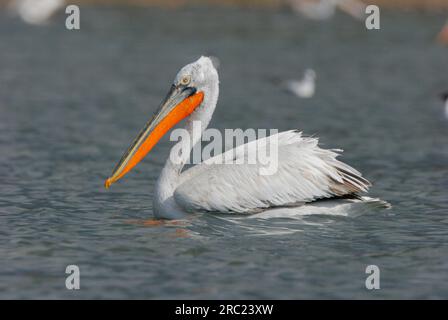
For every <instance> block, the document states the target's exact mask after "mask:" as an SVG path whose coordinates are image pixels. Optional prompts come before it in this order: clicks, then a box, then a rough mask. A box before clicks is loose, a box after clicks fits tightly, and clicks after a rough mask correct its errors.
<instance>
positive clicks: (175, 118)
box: [105, 56, 370, 219]
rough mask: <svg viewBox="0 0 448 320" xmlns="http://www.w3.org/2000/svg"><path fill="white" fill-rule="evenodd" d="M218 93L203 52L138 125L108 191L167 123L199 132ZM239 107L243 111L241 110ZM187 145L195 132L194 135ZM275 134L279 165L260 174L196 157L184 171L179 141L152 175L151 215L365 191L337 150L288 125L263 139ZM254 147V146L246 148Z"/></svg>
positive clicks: (250, 207) (257, 207) (250, 209)
mask: <svg viewBox="0 0 448 320" xmlns="http://www.w3.org/2000/svg"><path fill="white" fill-rule="evenodd" d="M218 94H219V78H218V72H217V70H216V68H215V67H214V65H213V62H212V60H211V59H210V58H208V57H204V56H202V57H200V58H199V59H198V60H197V61H195V62H193V63H191V64H188V65H186V66H184V67H183V68H182V69H181V70H180V71H179V73H178V74H177V75H176V77H175V79H174V82H173V84H172V85H171V89H170V90H169V93H168V95H167V96H166V98H165V100H164V101H163V102H162V104H161V105H160V107H159V109H158V110H157V111H156V113H155V115H154V116H153V117H152V119H151V120H150V121H149V122H148V123H147V124H146V125H145V126H144V128H143V129H142V131H141V132H140V133H139V134H138V136H137V137H136V138H135V140H134V141H133V142H132V144H131V145H130V147H129V148H128V149H127V151H126V152H125V153H124V154H123V156H122V157H121V159H120V161H119V162H118V164H117V165H116V166H115V168H114V170H113V171H112V174H111V176H110V177H109V178H108V179H107V180H106V181H105V187H106V188H109V187H110V186H111V185H112V184H113V183H115V182H116V181H118V180H119V179H121V178H122V177H123V176H124V175H125V174H126V173H128V172H129V171H130V170H131V169H132V168H133V167H134V166H135V165H137V163H139V162H140V161H141V160H142V159H143V158H144V157H145V156H146V154H147V153H148V152H149V151H150V150H151V149H152V148H153V147H154V146H155V145H156V143H157V142H158V141H159V140H160V139H161V137H162V136H163V135H165V134H166V133H167V132H168V131H169V130H170V129H171V128H172V127H173V126H175V125H176V124H177V123H179V122H180V121H181V120H183V119H185V120H186V121H185V125H184V128H185V129H186V130H187V131H188V132H189V133H192V131H193V126H194V122H197V121H199V122H200V124H201V128H202V132H203V131H204V129H205V128H206V127H207V126H208V124H209V122H210V119H211V118H212V115H213V112H214V110H215V107H216V104H217V102H218ZM241 112H244V110H242V111H241ZM191 136H192V140H193V141H192V143H191V144H190V145H191V148H190V150H189V151H190V152H191V149H192V148H193V146H194V145H195V144H196V143H197V142H199V141H200V139H201V135H194V134H192V135H191ZM273 138H276V139H275V141H277V142H276V146H277V148H278V168H277V171H276V172H275V173H274V174H272V175H260V173H259V170H258V165H257V164H244V163H243V164H219V163H215V164H210V163H209V162H204V161H203V162H201V163H200V164H197V165H195V166H192V167H191V168H189V169H187V170H183V167H184V165H185V164H186V162H187V161H188V158H189V156H190V155H189V154H187V153H188V152H184V153H182V152H179V148H177V144H179V143H182V141H180V142H178V143H177V144H176V145H175V146H173V148H172V149H171V151H170V156H169V158H168V160H167V161H166V163H165V166H164V167H163V169H162V172H161V174H160V176H159V178H158V180H157V183H156V186H155V192H154V198H153V211H154V216H155V217H156V218H162V219H181V218H184V217H186V215H188V213H191V212H216V213H228V214H233V213H236V214H252V213H260V212H263V211H264V210H267V209H270V208H276V207H277V208H279V207H294V206H302V205H305V204H307V203H310V202H314V201H317V200H319V199H325V198H344V197H353V198H354V197H357V198H361V197H359V196H358V193H360V192H367V190H368V188H369V186H370V182H369V181H367V180H366V179H365V178H363V177H362V176H361V173H359V172H358V171H357V170H355V169H354V168H352V167H350V166H349V165H347V164H345V163H343V162H341V161H339V160H337V159H336V157H337V156H338V154H339V152H340V151H341V150H335V149H332V150H325V149H322V148H320V147H319V146H318V139H316V138H310V137H304V136H302V134H301V132H299V131H297V130H290V131H284V132H280V133H277V134H275V135H271V136H268V137H265V138H263V139H273ZM252 143H259V145H263V144H262V143H260V139H259V140H254V141H251V142H248V143H247V144H243V145H240V146H238V147H236V148H234V149H231V150H228V151H226V152H225V153H223V154H221V155H218V156H216V157H222V156H223V155H226V154H228V153H229V152H231V154H232V156H234V157H235V158H240V159H241V158H245V157H247V156H248V155H249V154H248V153H249V152H253V151H254V149H253V148H248V147H247V146H248V145H249V144H252ZM251 150H252V151H251Z"/></svg>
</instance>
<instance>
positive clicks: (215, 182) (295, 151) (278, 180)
mask: <svg viewBox="0 0 448 320" xmlns="http://www.w3.org/2000/svg"><path fill="white" fill-rule="evenodd" d="M317 142H318V140H317V139H315V138H304V137H302V134H301V132H297V131H285V132H281V133H279V134H278V151H279V152H278V159H279V162H278V170H277V172H276V173H275V174H273V175H261V174H260V170H259V166H260V165H259V164H204V163H203V164H199V165H197V166H195V167H193V168H190V169H188V170H186V171H185V172H184V173H183V174H182V175H180V184H179V186H178V187H177V188H176V190H175V192H174V199H175V201H176V202H177V203H178V204H179V205H180V206H181V207H182V208H183V209H185V210H187V211H198V210H199V211H215V212H216V211H217V212H229V213H230V212H238V213H255V212H259V211H261V210H263V209H266V208H270V207H278V206H292V205H300V204H304V203H307V202H312V201H314V200H316V199H323V198H330V197H334V196H342V195H345V194H349V193H353V192H358V191H367V189H368V187H369V185H370V184H369V182H368V181H367V180H365V179H364V178H362V177H361V175H360V173H359V172H358V171H356V170H355V169H353V168H352V167H350V166H348V165H346V164H344V163H342V162H340V161H338V160H337V159H336V156H337V155H338V153H337V151H338V150H325V149H321V148H319V147H318V145H317ZM251 143H252V144H254V143H256V142H255V141H253V142H251ZM261 145H262V146H263V145H264V144H261ZM236 150H237V151H236V152H235V153H236V154H237V156H236V158H248V156H249V155H248V152H247V150H251V148H247V146H240V147H237V148H236ZM245 151H246V152H245ZM226 153H227V154H234V151H233V150H229V151H227V152H226ZM217 157H218V158H220V159H222V158H225V157H226V154H223V155H219V156H217ZM212 160H214V159H212ZM245 163H247V161H245Z"/></svg>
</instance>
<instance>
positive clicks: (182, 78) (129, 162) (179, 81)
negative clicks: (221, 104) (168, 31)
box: [104, 56, 218, 188]
mask: <svg viewBox="0 0 448 320" xmlns="http://www.w3.org/2000/svg"><path fill="white" fill-rule="evenodd" d="M217 85H218V73H217V71H216V69H215V67H214V66H213V62H212V59H210V58H208V57H204V56H203V57H201V58H199V59H198V60H197V61H195V62H193V63H190V64H188V65H186V66H184V67H183V68H182V69H181V70H180V71H179V72H178V74H177V75H176V77H175V78H174V82H173V84H172V85H171V88H170V90H169V92H168V94H167V96H166V98H165V99H164V100H163V102H162V103H161V105H160V107H159V108H158V110H157V111H156V113H155V114H154V116H153V117H152V119H151V120H150V121H148V122H147V123H146V125H145V127H144V128H143V129H142V130H141V131H140V133H139V134H138V135H137V137H136V138H135V139H134V141H133V142H132V143H131V145H130V146H129V148H128V149H127V150H126V152H125V153H124V154H123V156H122V157H121V159H120V161H119V162H118V164H117V165H116V166H115V168H114V170H113V171H112V175H111V176H110V177H109V178H108V179H107V180H106V181H105V183H104V185H105V187H106V188H109V187H110V186H111V185H112V184H113V183H114V182H116V181H118V180H119V179H121V178H122V177H123V176H124V175H126V173H128V172H129V171H131V169H132V168H133V167H135V166H136V165H137V164H138V163H139V162H140V161H141V160H142V159H143V158H144V157H145V156H146V155H147V154H148V152H149V151H151V149H152V148H153V147H154V146H155V145H156V144H157V142H158V141H159V140H160V139H161V138H162V137H163V136H164V135H165V134H166V133H167V132H168V131H169V130H170V129H171V128H172V127H174V126H175V125H176V124H177V123H179V122H180V121H182V120H183V119H185V118H188V117H194V116H195V115H198V114H201V115H203V113H204V112H205V111H201V109H203V108H201V106H203V105H205V103H204V102H205V101H206V100H207V99H209V97H207V95H208V92H210V90H211V86H217ZM216 99H217V97H216ZM211 105H212V104H211ZM210 111H211V112H213V110H209V112H210Z"/></svg>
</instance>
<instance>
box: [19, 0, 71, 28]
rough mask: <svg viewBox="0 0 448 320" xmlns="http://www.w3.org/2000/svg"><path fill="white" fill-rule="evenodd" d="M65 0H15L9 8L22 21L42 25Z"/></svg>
mask: <svg viewBox="0 0 448 320" xmlns="http://www.w3.org/2000/svg"><path fill="white" fill-rule="evenodd" d="M64 3H65V0H15V1H13V2H12V3H11V5H10V9H11V10H12V11H13V12H15V13H17V14H18V15H19V16H20V17H21V18H22V20H23V21H25V22H26V23H29V24H33V25H42V24H45V23H47V22H48V20H49V19H50V18H51V17H52V16H53V15H54V14H55V13H56V11H58V10H59V9H60V8H61V7H62V6H63V5H64Z"/></svg>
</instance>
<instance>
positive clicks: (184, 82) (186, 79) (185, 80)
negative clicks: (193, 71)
mask: <svg viewBox="0 0 448 320" xmlns="http://www.w3.org/2000/svg"><path fill="white" fill-rule="evenodd" d="M190 82H191V77H190V76H184V77H183V78H182V79H181V80H180V84H182V85H184V86H186V85H188V84H190Z"/></svg>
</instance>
